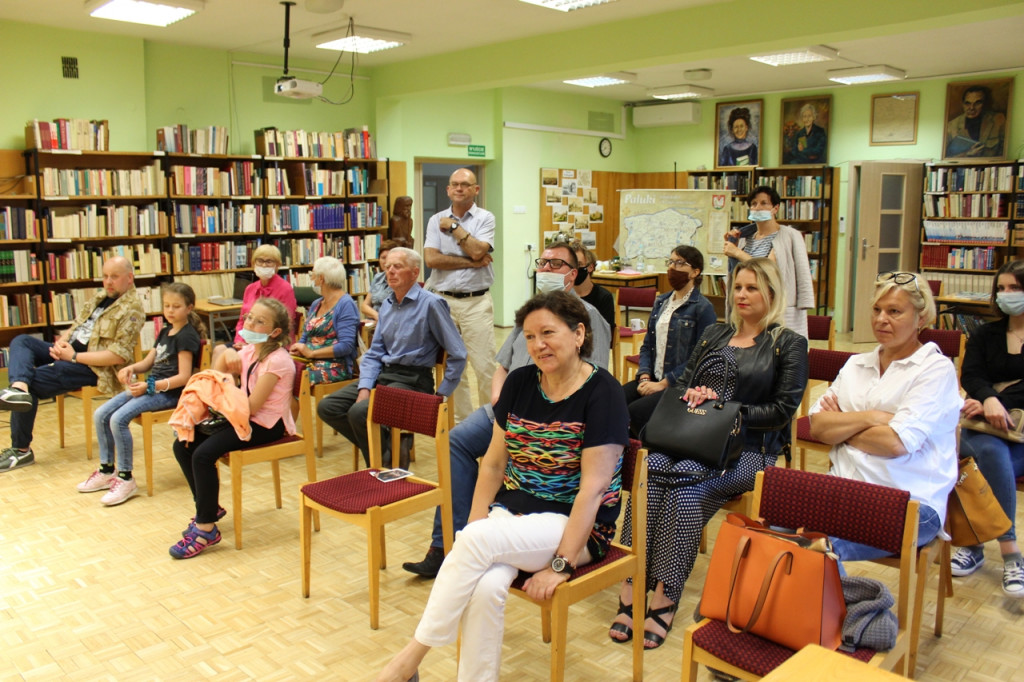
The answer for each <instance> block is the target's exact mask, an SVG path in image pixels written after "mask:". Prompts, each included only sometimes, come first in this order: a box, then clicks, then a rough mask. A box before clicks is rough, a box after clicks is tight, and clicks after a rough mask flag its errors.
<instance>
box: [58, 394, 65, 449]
mask: <svg viewBox="0 0 1024 682" xmlns="http://www.w3.org/2000/svg"><path fill="white" fill-rule="evenodd" d="M57 423H58V424H60V449H61V450H63V449H64V395H63V394H62V395H59V396H57Z"/></svg>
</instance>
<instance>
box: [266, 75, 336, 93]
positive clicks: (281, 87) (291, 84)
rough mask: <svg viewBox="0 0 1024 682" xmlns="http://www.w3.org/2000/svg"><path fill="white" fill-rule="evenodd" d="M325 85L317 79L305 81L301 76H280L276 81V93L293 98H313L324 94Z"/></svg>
mask: <svg viewBox="0 0 1024 682" xmlns="http://www.w3.org/2000/svg"><path fill="white" fill-rule="evenodd" d="M323 91H324V86H323V85H321V84H320V83H317V82H316V81H304V80H302V79H301V78H289V77H288V76H285V77H283V78H278V79H277V82H276V83H274V94H275V95H281V96H282V97H291V98H292V99H312V98H314V97H320V96H321V95H322V94H323Z"/></svg>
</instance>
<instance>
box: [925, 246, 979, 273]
mask: <svg viewBox="0 0 1024 682" xmlns="http://www.w3.org/2000/svg"><path fill="white" fill-rule="evenodd" d="M996 265H997V263H996V249H995V247H993V246H975V247H971V246H944V245H942V244H923V245H922V246H921V267H923V268H953V269H956V270H991V269H993V268H995V267H996Z"/></svg>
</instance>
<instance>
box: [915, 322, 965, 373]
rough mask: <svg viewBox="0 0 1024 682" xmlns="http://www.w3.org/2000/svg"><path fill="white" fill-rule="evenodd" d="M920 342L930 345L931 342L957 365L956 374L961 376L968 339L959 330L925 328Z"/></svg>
mask: <svg viewBox="0 0 1024 682" xmlns="http://www.w3.org/2000/svg"><path fill="white" fill-rule="evenodd" d="M917 338H918V340H919V341H920V342H921V343H928V342H929V341H931V342H932V343H934V344H935V345H936V346H938V347H939V350H940V351H942V354H943V355H945V356H946V357H947V358H949V359H950V360H952V361H953V364H955V365H956V374H957V376H960V370H961V369H962V368H963V365H964V346H965V345H966V342H967V337H966V336H964V333H963V332H962V331H960V330H959V329H932V328H930V327H925V328H924V329H922V330H921V331H920V332H919V333H918V335H917Z"/></svg>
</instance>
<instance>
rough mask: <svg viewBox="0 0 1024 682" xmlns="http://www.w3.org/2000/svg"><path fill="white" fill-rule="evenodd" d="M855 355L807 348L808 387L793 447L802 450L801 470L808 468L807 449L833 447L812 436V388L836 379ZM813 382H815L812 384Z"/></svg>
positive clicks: (819, 450) (795, 423) (796, 422)
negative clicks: (809, 413)
mask: <svg viewBox="0 0 1024 682" xmlns="http://www.w3.org/2000/svg"><path fill="white" fill-rule="evenodd" d="M854 355H856V353H850V352H847V351H842V350H825V349H824V348H809V349H808V350H807V388H805V389H804V398H803V401H802V402H801V403H800V412H799V414H798V416H797V418H796V419H794V420H793V447H794V448H799V450H800V455H799V468H800V470H801V471H803V470H804V469H806V468H807V461H806V456H807V452H806V451H807V450H814V451H815V452H824V453H826V454H827V453H828V452H829V451H830V450H831V449H832V446H831V445H827V444H825V443H822V442H821V441H819V440H815V439H814V438H811V419H810V417H808V416H807V411H808V410H810V409H811V389H812V388H813V386H814V385H817V384H819V383H821V382H824V383H825V384H831V383H832V382H833V381H835V380H836V377H837V376H839V370H841V369H842V368H843V365H845V364H846V361H847V360H849V359H850V358H851V357H853V356H854ZM812 382H814V383H813V384H812Z"/></svg>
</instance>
